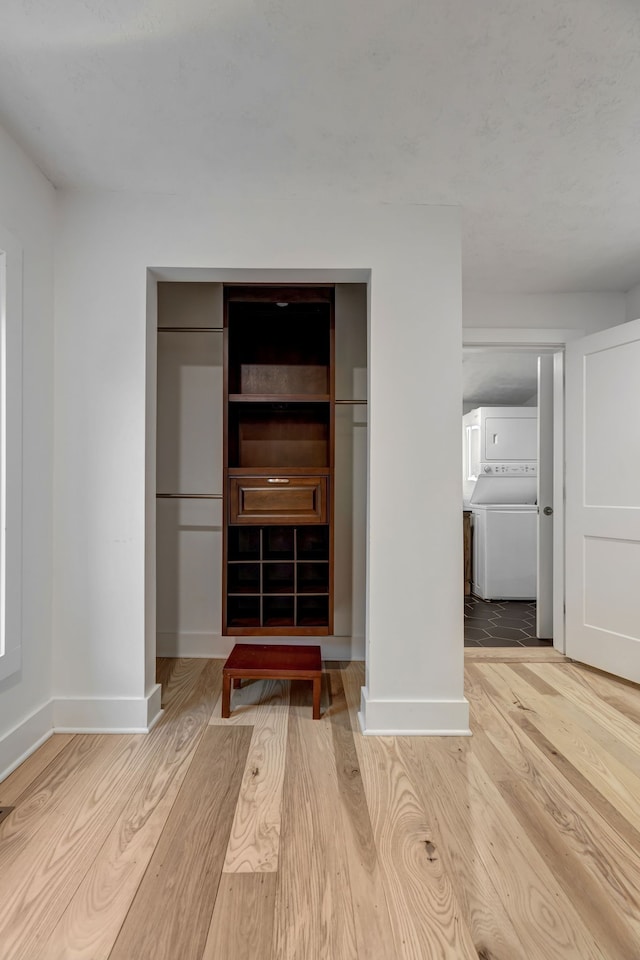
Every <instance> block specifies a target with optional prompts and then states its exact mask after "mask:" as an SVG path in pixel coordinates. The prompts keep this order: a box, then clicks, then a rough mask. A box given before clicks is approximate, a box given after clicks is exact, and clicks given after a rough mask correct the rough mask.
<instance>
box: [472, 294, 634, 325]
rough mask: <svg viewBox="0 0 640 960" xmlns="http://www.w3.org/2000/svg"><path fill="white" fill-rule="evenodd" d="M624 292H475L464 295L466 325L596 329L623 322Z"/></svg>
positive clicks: (624, 315) (624, 317) (624, 313)
mask: <svg viewBox="0 0 640 960" xmlns="http://www.w3.org/2000/svg"><path fill="white" fill-rule="evenodd" d="M625 308H626V301H625V295H624V294H623V293H530V294H518V293H496V294H491V293H475V292H474V291H472V290H467V291H464V293H463V295H462V324H463V326H464V327H465V328H466V327H518V328H529V327H532V328H535V327H541V328H547V329H549V328H553V329H558V330H563V329H567V330H569V329H574V330H581V331H583V332H584V333H595V331H596V330H604V329H605V328H606V327H614V326H616V324H618V323H624V321H625V319H626V312H625Z"/></svg>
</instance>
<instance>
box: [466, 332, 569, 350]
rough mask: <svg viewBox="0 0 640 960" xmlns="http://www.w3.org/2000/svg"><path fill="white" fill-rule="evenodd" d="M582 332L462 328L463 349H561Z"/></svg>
mask: <svg viewBox="0 0 640 960" xmlns="http://www.w3.org/2000/svg"><path fill="white" fill-rule="evenodd" d="M583 336H584V330H575V329H562V328H560V329H558V328H555V329H554V328H551V327H550V328H549V329H544V328H543V327H463V328H462V343H463V346H465V347H475V346H478V347H507V346H508V347H519V348H521V347H532V348H537V347H562V346H564V345H565V343H568V341H569V340H576V339H577V338H578V337H583Z"/></svg>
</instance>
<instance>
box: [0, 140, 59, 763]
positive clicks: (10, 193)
mask: <svg viewBox="0 0 640 960" xmlns="http://www.w3.org/2000/svg"><path fill="white" fill-rule="evenodd" d="M54 217H55V191H54V189H53V187H52V186H51V184H50V183H49V182H48V181H47V180H46V179H45V178H44V177H43V176H42V174H41V173H40V172H39V171H38V170H37V168H36V167H35V166H34V164H32V163H31V161H30V160H29V159H28V157H27V156H26V155H25V154H24V153H23V152H22V151H21V150H20V149H19V148H18V146H17V145H16V144H15V143H14V142H13V141H12V140H11V138H10V137H9V136H8V135H7V134H6V133H5V132H4V131H3V130H2V129H1V128H0V224H1V225H2V228H3V229H4V230H6V231H8V232H9V233H11V234H12V235H13V236H14V237H15V238H16V240H17V242H18V243H19V244H20V245H21V247H22V250H23V293H22V302H23V380H22V383H23V398H22V415H23V423H22V477H23V491H22V510H23V518H22V529H23V538H22V591H23V593H22V669H21V671H20V672H19V673H17V674H14V675H13V676H10V677H8V678H7V679H6V680H4V681H3V682H2V683H0V774H1V773H2V771H3V770H6V769H7V768H8V767H10V766H11V765H12V764H13V763H14V762H15V761H16V760H17V758H18V757H19V756H20V755H21V754H22V753H23V752H24V751H25V750H27V749H29V748H30V747H32V746H33V744H34V742H36V741H37V740H38V738H39V737H42V736H43V735H46V734H47V732H48V731H50V729H51V707H50V698H51V594H52V494H51V489H52V481H53V237H54ZM8 321H9V322H11V318H8ZM9 359H10V358H9ZM7 562H8V563H9V564H10V563H11V556H8V557H7Z"/></svg>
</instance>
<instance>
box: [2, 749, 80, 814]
mask: <svg viewBox="0 0 640 960" xmlns="http://www.w3.org/2000/svg"><path fill="white" fill-rule="evenodd" d="M74 736H75V734H73V733H54V734H53V736H52V737H49V739H48V740H47V741H46V742H45V743H43V744H42V746H41V747H39V748H38V750H36V752H35V753H32V754H31V756H30V757H27V759H26V760H25V761H24V763H21V764H20V766H19V767H18V768H17V769H16V770H14V771H13V773H11V774H9V776H8V777H6V779H5V780H3V781H2V783H1V784H0V805H1V806H3V807H7V806H13V805H15V804H16V803H18V801H19V797H20V796H21V795H22V794H23V793H24V792H25V791H26V790H28V789H29V788H30V787H31V786H32V784H33V783H34V781H35V780H36V779H37V778H38V777H39V776H40V775H41V774H42V773H43V772H44V771H45V770H46V769H47V767H48V766H49V764H50V763H52V761H53V760H55V758H56V757H57V756H58V755H59V754H60V753H61V752H62V751H63V750H65V749H66V747H67V746H68V745H69V744H70V743H71V741H72V740H73V738H74Z"/></svg>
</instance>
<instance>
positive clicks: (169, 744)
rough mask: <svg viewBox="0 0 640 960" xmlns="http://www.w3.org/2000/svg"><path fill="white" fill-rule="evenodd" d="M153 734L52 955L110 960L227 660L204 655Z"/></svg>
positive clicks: (54, 938)
mask: <svg viewBox="0 0 640 960" xmlns="http://www.w3.org/2000/svg"><path fill="white" fill-rule="evenodd" d="M189 675H190V677H191V682H190V684H189V685H184V684H183V683H182V682H180V692H179V694H178V691H177V690H174V697H173V699H172V702H171V703H170V706H169V708H168V709H167V711H166V713H165V715H164V716H163V717H162V719H161V721H160V722H159V723H158V725H157V726H156V727H155V728H154V730H153V731H152V733H151V734H150V735H149V736H150V738H152V739H153V741H154V745H153V750H150V751H149V753H148V754H147V756H146V758H145V763H144V767H143V768H141V770H140V777H139V781H138V783H137V785H136V787H135V789H134V790H133V791H132V794H131V797H130V799H129V801H128V802H127V804H126V805H125V807H124V809H123V811H122V814H121V816H120V817H119V818H118V820H117V822H116V824H115V825H114V827H113V829H112V830H111V833H110V834H109V836H108V837H107V839H106V841H105V843H104V845H103V846H102V848H101V849H100V851H99V853H98V855H97V856H96V858H95V860H94V862H93V864H92V865H91V869H90V870H89V871H88V872H87V874H86V876H85V877H84V879H83V880H82V883H81V884H80V886H79V887H78V889H77V891H76V892H75V894H74V896H73V898H72V900H71V901H70V903H69V905H68V907H67V909H66V910H65V912H64V914H63V915H62V916H61V918H60V920H59V922H58V923H57V925H56V927H55V929H54V930H53V932H52V933H51V935H50V937H49V939H48V943H47V952H46V960H106V958H107V957H108V956H109V953H110V951H111V949H112V947H113V944H114V943H115V940H116V937H117V935H118V932H119V930H120V927H121V926H122V923H123V921H124V919H125V917H126V914H127V911H128V909H129V907H130V905H131V902H132V901H133V898H134V896H135V894H136V890H137V888H138V886H139V884H140V882H141V879H142V877H143V875H144V872H145V870H146V868H147V865H148V863H149V860H150V859H151V856H152V854H153V851H154V849H155V847H156V844H157V843H158V840H159V838H160V835H161V833H162V830H163V828H164V825H165V823H166V821H167V818H168V816H169V813H170V811H171V808H172V806H173V803H174V801H175V798H176V796H177V794H178V791H179V790H180V787H181V785H182V783H183V781H184V778H185V776H186V773H187V771H188V769H189V765H190V763H191V761H192V759H193V756H194V754H195V751H196V748H197V746H198V744H199V742H200V738H201V737H202V734H203V732H204V730H205V729H206V727H207V724H208V721H209V716H210V714H211V709H212V706H213V703H214V701H215V699H216V697H217V696H218V694H219V690H220V684H221V676H222V668H221V661H217V662H216V661H206V660H201V661H199V669H197V670H193V671H190V674H189Z"/></svg>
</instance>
